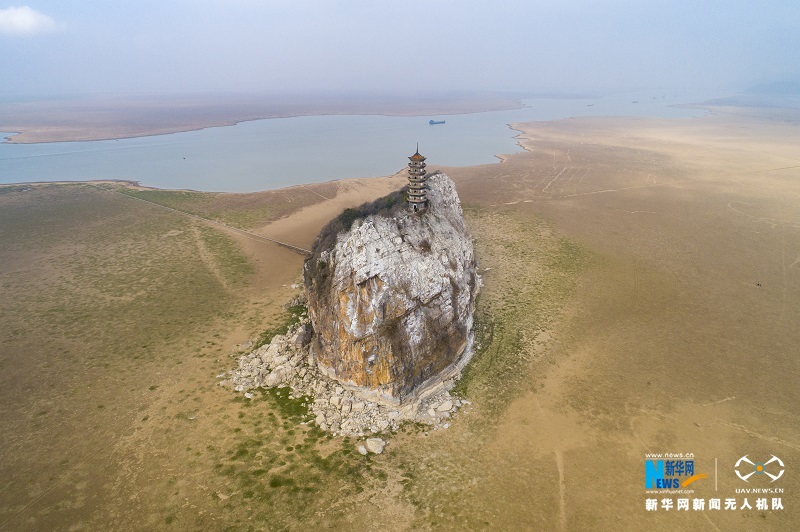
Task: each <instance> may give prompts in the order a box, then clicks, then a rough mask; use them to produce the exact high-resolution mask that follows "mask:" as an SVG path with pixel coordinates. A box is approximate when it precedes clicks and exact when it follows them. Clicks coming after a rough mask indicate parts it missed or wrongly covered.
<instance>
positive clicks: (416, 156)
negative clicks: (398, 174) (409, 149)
mask: <svg viewBox="0 0 800 532" xmlns="http://www.w3.org/2000/svg"><path fill="white" fill-rule="evenodd" d="M409 159H410V160H412V161H424V160H425V157H423V156H422V155H420V153H419V150H417V152H416V153H415V154H414V155H412V156H411V157H409Z"/></svg>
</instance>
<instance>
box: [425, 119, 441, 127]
mask: <svg viewBox="0 0 800 532" xmlns="http://www.w3.org/2000/svg"><path fill="white" fill-rule="evenodd" d="M428 123H429V124H430V125H432V126H433V125H436V124H444V120H438V121H437V120H428Z"/></svg>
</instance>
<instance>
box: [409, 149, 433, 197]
mask: <svg viewBox="0 0 800 532" xmlns="http://www.w3.org/2000/svg"><path fill="white" fill-rule="evenodd" d="M408 160H409V161H410V162H409V163H408V206H409V208H410V209H411V210H412V211H413V212H419V211H421V210H423V209H426V208H427V207H428V195H427V193H426V188H425V187H426V185H425V157H423V156H422V155H420V154H419V145H417V152H416V153H415V154H414V155H412V156H411V157H409V158H408Z"/></svg>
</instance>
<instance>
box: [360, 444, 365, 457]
mask: <svg viewBox="0 0 800 532" xmlns="http://www.w3.org/2000/svg"><path fill="white" fill-rule="evenodd" d="M358 452H359V453H361V454H363V455H364V456H367V448H366V447H364V446H363V445H359V446H358Z"/></svg>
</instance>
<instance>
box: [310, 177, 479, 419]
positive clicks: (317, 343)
mask: <svg viewBox="0 0 800 532" xmlns="http://www.w3.org/2000/svg"><path fill="white" fill-rule="evenodd" d="M428 183H429V187H430V188H429V190H428V198H429V200H430V205H429V208H428V210H427V212H424V213H422V214H413V213H410V212H408V209H406V208H400V209H395V210H394V212H388V213H387V212H379V213H377V214H373V215H370V216H367V217H365V218H362V219H358V220H356V221H355V222H354V223H353V225H352V227H351V228H350V229H349V230H347V231H344V232H341V233H339V234H338V236H337V237H336V238H335V239H334V241H332V242H331V241H330V238H329V242H328V243H327V244H325V245H324V247H326V249H319V247H320V245H321V244H320V242H318V243H317V244H316V245H315V246H316V247H315V250H314V251H315V253H314V256H313V257H312V258H311V259H309V261H308V262H307V263H306V290H307V296H308V310H309V317H310V319H311V322H312V324H313V328H314V331H315V334H314V338H313V340H312V343H311V361H312V363H315V364H316V365H317V366H318V367H319V368H320V369H321V370H322V371H323V372H324V373H325V374H327V376H328V377H330V378H333V379H335V380H337V381H339V382H341V383H342V384H343V385H345V386H346V387H347V388H348V389H351V390H355V391H356V392H357V393H358V394H359V395H360V396H362V397H368V398H370V399H371V400H376V401H379V402H383V403H390V404H394V405H404V404H409V403H413V402H417V403H418V402H419V401H420V400H422V399H423V398H424V397H427V396H428V395H430V394H432V393H436V392H438V391H440V390H441V389H442V387H443V386H447V385H448V382H449V381H451V380H452V379H453V378H454V377H456V376H457V375H458V374H459V373H460V371H461V368H462V367H463V366H464V364H466V363H467V362H468V360H469V357H470V356H471V354H472V352H471V343H472V341H471V339H472V336H471V332H470V330H471V327H472V320H473V311H474V307H475V297H476V295H477V293H478V289H479V286H480V279H479V277H478V274H477V272H476V263H475V256H474V253H473V248H472V241H471V238H470V235H469V233H468V232H467V228H466V225H465V223H464V218H463V213H462V211H461V205H460V202H459V199H458V195H457V193H456V190H455V186H454V185H453V182H452V180H451V179H450V178H449V177H448V176H446V175H444V174H435V175H433V176H431V177H430V178H429V180H428Z"/></svg>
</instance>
